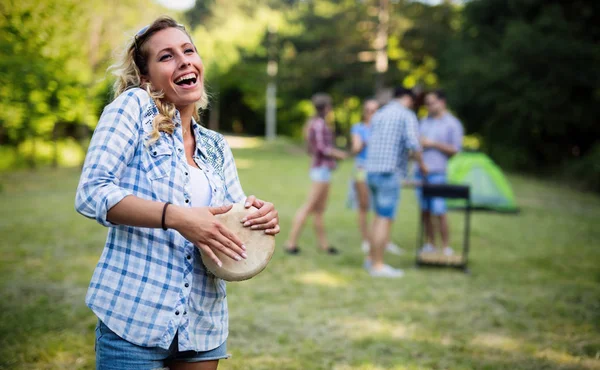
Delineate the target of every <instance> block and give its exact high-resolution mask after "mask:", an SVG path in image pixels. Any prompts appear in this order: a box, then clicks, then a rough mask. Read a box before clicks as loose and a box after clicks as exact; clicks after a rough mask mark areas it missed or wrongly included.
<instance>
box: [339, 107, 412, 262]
mask: <svg viewBox="0 0 600 370" xmlns="http://www.w3.org/2000/svg"><path fill="white" fill-rule="evenodd" d="M378 108H379V103H378V102H377V100H374V99H368V100H366V101H365V102H364V104H363V113H362V122H359V123H356V124H354V125H353V126H352V128H351V130H350V134H351V137H352V154H354V155H355V157H354V171H353V176H352V186H353V189H351V190H354V191H352V192H351V195H350V197H351V198H352V203H353V204H356V203H358V227H359V229H360V233H361V236H362V244H361V249H362V251H363V252H364V253H365V254H367V261H368V260H369V259H370V257H369V249H370V248H369V226H368V213H369V209H370V194H369V186H368V185H367V173H366V171H365V162H366V160H367V147H368V143H369V137H370V136H371V117H373V114H375V112H377V109H378ZM356 200H358V202H356ZM386 250H387V251H389V252H391V253H394V254H401V253H402V250H401V249H400V248H399V247H398V246H397V245H396V244H394V243H392V242H389V243H388V245H387V246H386Z"/></svg>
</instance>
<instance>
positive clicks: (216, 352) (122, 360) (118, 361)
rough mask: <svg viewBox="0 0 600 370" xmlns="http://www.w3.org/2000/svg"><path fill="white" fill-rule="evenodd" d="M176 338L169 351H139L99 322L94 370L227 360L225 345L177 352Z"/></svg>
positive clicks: (146, 368) (143, 368)
mask: <svg viewBox="0 0 600 370" xmlns="http://www.w3.org/2000/svg"><path fill="white" fill-rule="evenodd" d="M177 342H178V341H177V335H175V339H174V340H173V343H171V346H170V347H169V349H168V350H166V349H164V348H159V347H142V346H138V345H136V344H133V343H131V342H128V341H126V340H125V339H123V338H121V337H119V336H118V335H117V334H115V333H114V332H113V331H112V330H110V329H109V328H108V326H106V325H104V323H103V322H102V321H100V320H98V325H97V326H96V345H95V349H96V369H98V370H150V369H162V368H164V367H166V366H167V363H168V362H171V361H181V362H201V361H212V360H221V359H226V358H229V357H230V356H229V355H228V354H227V342H223V344H221V345H220V346H219V347H217V348H214V349H211V350H209V351H204V352H196V351H183V352H179V351H178V350H177Z"/></svg>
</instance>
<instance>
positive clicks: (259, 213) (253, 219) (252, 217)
mask: <svg viewBox="0 0 600 370" xmlns="http://www.w3.org/2000/svg"><path fill="white" fill-rule="evenodd" d="M274 209H275V206H273V203H269V202H267V203H265V204H264V205H263V206H262V207H261V208H259V209H258V210H256V211H254V212H252V213H251V214H249V215H248V216H246V217H244V218H243V219H242V222H243V223H244V226H250V225H253V224H256V223H261V224H264V223H265V222H267V221H268V220H267V221H263V222H258V221H257V219H260V218H261V217H264V216H266V215H267V214H269V212H271V211H273V210H274Z"/></svg>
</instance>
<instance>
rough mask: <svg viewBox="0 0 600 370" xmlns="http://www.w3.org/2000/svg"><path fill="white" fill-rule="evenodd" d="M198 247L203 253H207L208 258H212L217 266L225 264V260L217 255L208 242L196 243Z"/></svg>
mask: <svg viewBox="0 0 600 370" xmlns="http://www.w3.org/2000/svg"><path fill="white" fill-rule="evenodd" d="M196 247H197V248H198V249H200V251H201V253H203V254H205V255H206V256H207V257H208V258H210V259H211V260H212V261H213V262H214V263H216V264H217V266H219V267H221V266H223V262H221V260H220V259H219V258H218V257H217V255H216V254H215V253H214V252H213V251H212V249H210V247H209V246H208V245H206V244H196Z"/></svg>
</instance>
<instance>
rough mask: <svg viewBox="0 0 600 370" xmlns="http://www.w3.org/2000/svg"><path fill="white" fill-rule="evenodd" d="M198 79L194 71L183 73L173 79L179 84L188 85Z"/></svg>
mask: <svg viewBox="0 0 600 370" xmlns="http://www.w3.org/2000/svg"><path fill="white" fill-rule="evenodd" d="M196 81H198V76H196V74H195V73H188V74H185V75H183V76H181V77H179V78H177V79H176V80H175V84H176V85H179V86H190V85H193V84H195V83H196Z"/></svg>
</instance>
